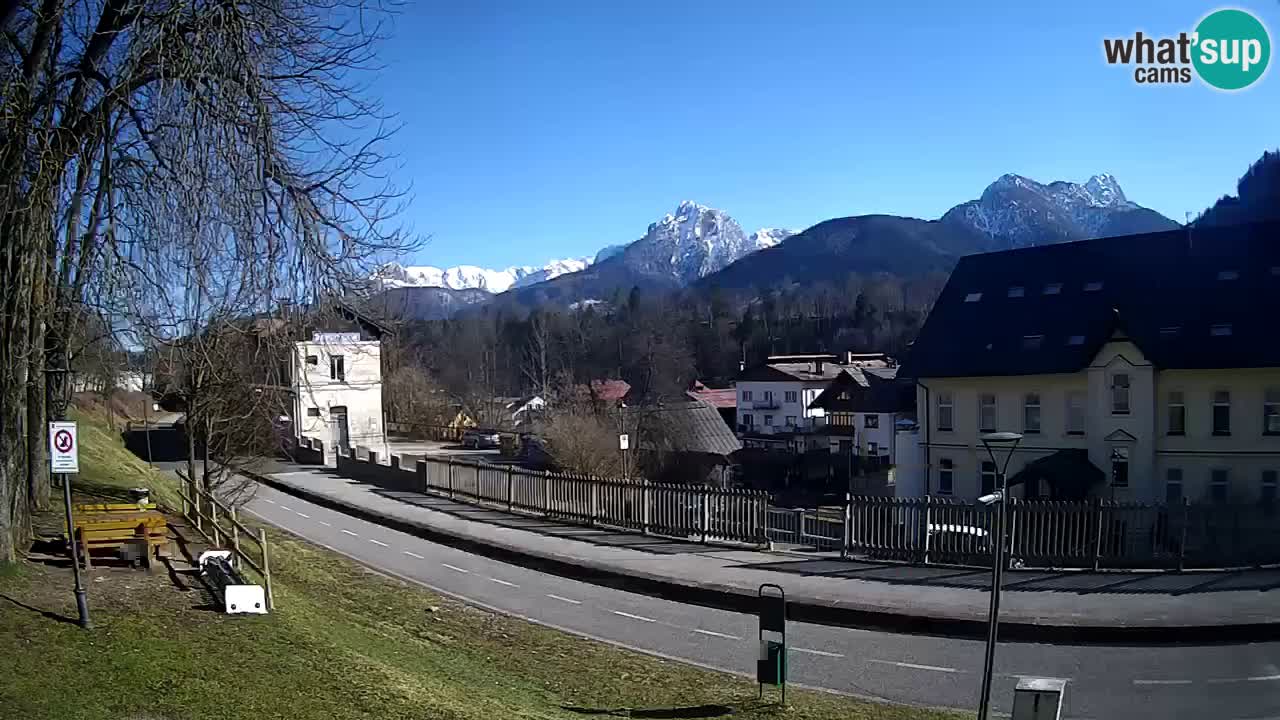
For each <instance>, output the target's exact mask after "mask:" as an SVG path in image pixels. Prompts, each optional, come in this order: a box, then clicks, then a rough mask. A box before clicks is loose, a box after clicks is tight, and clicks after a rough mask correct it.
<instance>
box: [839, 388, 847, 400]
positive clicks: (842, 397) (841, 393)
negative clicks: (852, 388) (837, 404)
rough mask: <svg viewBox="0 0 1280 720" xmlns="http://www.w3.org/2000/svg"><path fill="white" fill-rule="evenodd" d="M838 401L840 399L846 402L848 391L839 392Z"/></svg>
mask: <svg viewBox="0 0 1280 720" xmlns="http://www.w3.org/2000/svg"><path fill="white" fill-rule="evenodd" d="M840 399H841V400H848V399H849V391H848V390H841V391H840Z"/></svg>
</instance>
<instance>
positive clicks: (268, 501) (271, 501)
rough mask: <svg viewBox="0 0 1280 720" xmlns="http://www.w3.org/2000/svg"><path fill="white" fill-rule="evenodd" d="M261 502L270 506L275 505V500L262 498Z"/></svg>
mask: <svg viewBox="0 0 1280 720" xmlns="http://www.w3.org/2000/svg"><path fill="white" fill-rule="evenodd" d="M262 502H265V503H271V504H272V505H275V504H276V501H275V500H268V499H266V498H262Z"/></svg>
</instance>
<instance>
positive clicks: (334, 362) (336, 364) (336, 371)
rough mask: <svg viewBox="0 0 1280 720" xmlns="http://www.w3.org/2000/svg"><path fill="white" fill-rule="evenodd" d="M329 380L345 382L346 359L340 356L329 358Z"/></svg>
mask: <svg viewBox="0 0 1280 720" xmlns="http://www.w3.org/2000/svg"><path fill="white" fill-rule="evenodd" d="M329 379H330V380H337V381H338V382H346V381H347V368H346V358H344V357H342V356H341V355H330V356H329Z"/></svg>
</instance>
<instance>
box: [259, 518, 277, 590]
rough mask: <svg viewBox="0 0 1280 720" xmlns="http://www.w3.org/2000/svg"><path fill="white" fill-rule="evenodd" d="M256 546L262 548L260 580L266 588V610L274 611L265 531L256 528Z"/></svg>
mask: <svg viewBox="0 0 1280 720" xmlns="http://www.w3.org/2000/svg"><path fill="white" fill-rule="evenodd" d="M258 546H259V547H261V548H262V579H263V581H264V582H265V584H266V586H267V609H268V610H274V609H275V607H276V598H275V595H274V594H272V592H271V561H270V560H268V559H267V556H268V555H269V553H268V552H267V531H266V530H264V529H262V528H258Z"/></svg>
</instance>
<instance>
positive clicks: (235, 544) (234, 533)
mask: <svg viewBox="0 0 1280 720" xmlns="http://www.w3.org/2000/svg"><path fill="white" fill-rule="evenodd" d="M231 549H232V550H233V551H234V552H232V553H231V557H232V558H234V559H235V563H236V569H238V570H243V569H244V561H243V560H241V559H240V521H239V519H238V518H237V517H236V509H235V507H232V508H231Z"/></svg>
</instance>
